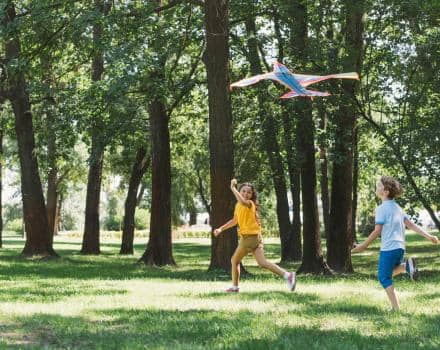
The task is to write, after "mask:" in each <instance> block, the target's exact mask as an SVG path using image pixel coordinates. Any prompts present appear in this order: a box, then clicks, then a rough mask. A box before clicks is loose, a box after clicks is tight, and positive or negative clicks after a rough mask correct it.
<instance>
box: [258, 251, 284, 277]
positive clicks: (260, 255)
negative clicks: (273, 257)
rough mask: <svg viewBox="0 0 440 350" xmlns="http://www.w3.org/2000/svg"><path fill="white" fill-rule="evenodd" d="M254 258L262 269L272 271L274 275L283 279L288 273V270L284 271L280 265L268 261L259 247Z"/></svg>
mask: <svg viewBox="0 0 440 350" xmlns="http://www.w3.org/2000/svg"><path fill="white" fill-rule="evenodd" d="M254 256H255V260H257V263H258V265H259V266H260V267H262V268H264V269H268V270H269V271H272V272H273V273H275V274H277V275H278V276H281V277H283V276H284V274H285V273H286V272H287V271H286V270H284V269H282V268H281V267H279V266H278V265H276V264H274V263H272V262H270V261H268V260H267V259H266V257H265V256H264V251H263V248H261V247H258V248H257V249H255V250H254Z"/></svg>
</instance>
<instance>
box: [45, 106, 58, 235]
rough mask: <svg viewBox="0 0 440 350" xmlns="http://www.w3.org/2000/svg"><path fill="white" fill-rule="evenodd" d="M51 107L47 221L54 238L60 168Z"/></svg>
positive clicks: (47, 116)
mask: <svg viewBox="0 0 440 350" xmlns="http://www.w3.org/2000/svg"><path fill="white" fill-rule="evenodd" d="M50 109H51V108H50V106H49V108H48V109H47V111H46V118H47V120H46V122H47V158H48V163H49V164H48V166H49V172H48V175H47V195H46V201H47V208H46V210H47V221H48V225H49V233H50V235H51V236H52V237H53V235H54V232H55V221H56V214H57V205H58V190H57V184H58V168H57V164H56V156H55V153H56V141H55V131H54V129H53V127H52V126H53V123H54V116H53V114H52V111H51V110H50Z"/></svg>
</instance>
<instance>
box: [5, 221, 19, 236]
mask: <svg viewBox="0 0 440 350" xmlns="http://www.w3.org/2000/svg"><path fill="white" fill-rule="evenodd" d="M5 231H13V232H16V233H23V220H22V219H14V220H11V221H7V222H6V225H5Z"/></svg>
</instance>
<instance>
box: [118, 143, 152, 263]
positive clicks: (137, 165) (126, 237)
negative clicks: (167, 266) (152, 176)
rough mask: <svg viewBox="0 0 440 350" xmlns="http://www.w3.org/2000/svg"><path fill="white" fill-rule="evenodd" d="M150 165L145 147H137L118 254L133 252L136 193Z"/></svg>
mask: <svg viewBox="0 0 440 350" xmlns="http://www.w3.org/2000/svg"><path fill="white" fill-rule="evenodd" d="M149 165H150V156H149V154H147V149H146V148H145V147H139V149H138V151H137V153H136V160H135V162H134V163H133V169H132V171H131V176H130V181H129V185H128V191H127V198H126V199H125V205H124V208H125V211H124V226H123V228H122V243H121V250H120V252H119V253H120V254H133V240H134V228H135V227H134V226H135V225H134V215H135V212H136V206H137V195H138V191H139V185H140V183H141V180H142V177H143V176H144V174H145V172H146V170H147V169H148V167H149Z"/></svg>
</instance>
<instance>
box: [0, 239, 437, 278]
mask: <svg viewBox="0 0 440 350" xmlns="http://www.w3.org/2000/svg"><path fill="white" fill-rule="evenodd" d="M17 242H23V241H22V240H21V241H20V240H18V239H15V240H14V239H9V240H6V242H5V246H8V245H11V244H16V243H17ZM56 244H57V251H58V252H59V253H60V254H61V256H62V257H61V258H60V259H57V260H53V261H35V260H30V259H27V258H24V257H21V256H20V255H19V253H20V250H18V249H17V248H14V249H10V248H9V249H1V250H0V279H4V280H10V279H29V278H39V279H46V278H71V279H80V280H89V279H111V280H114V279H116V280H126V279H140V278H152V279H155V278H161V279H178V280H179V279H180V280H188V281H194V280H198V281H213V280H228V279H229V275H228V274H227V273H225V272H223V271H221V272H219V271H210V272H208V271H207V270H208V265H209V261H210V249H209V245H207V244H197V243H192V242H191V243H187V242H178V243H174V245H173V255H174V258H175V260H176V262H177V264H178V266H177V267H163V268H156V267H147V266H144V265H140V264H137V261H138V259H139V257H140V253H141V252H142V250H143V249H144V245H143V244H137V245H135V248H136V252H137V253H138V252H139V254H137V255H135V256H130V255H128V256H127V255H119V254H118V253H119V245H118V244H116V243H104V244H102V247H103V253H102V254H100V255H82V254H80V253H79V249H80V245H81V243H80V242H57V243H56ZM67 245H69V246H73V247H75V246H77V247H78V250H75V249H70V247H69V249H65V248H64V249H63V248H62V247H63V246H67ZM421 248H426V251H424V255H423V256H422V257H421V259H420V261H421V264H420V265H419V266H420V267H421V270H422V271H421V275H422V279H424V280H427V281H438V280H439V279H440V274H439V273H438V272H436V271H426V270H425V268H424V266H427V265H431V266H435V264H436V263H438V262H439V259H440V258H439V257H438V256H437V255H436V254H435V251H434V250H432V249H434V248H436V247H434V246H427V247H426V246H423V247H421ZM107 249H108V250H107ZM265 249H266V253H267V256H268V257H269V258H270V259H275V258H276V257H278V255H277V254H278V250H279V244H266V245H265ZM377 259H378V255H377V252H374V253H373V254H368V255H360V256H355V257H354V259H353V264H354V268H355V270H356V273H354V274H349V275H335V276H333V277H327V276H309V275H306V276H300V277H299V278H300V279H305V281H306V282H307V283H313V282H325V281H328V280H329V278H330V279H331V280H332V281H334V280H359V279H368V280H372V281H376V268H377ZM249 263H250V264H252V265H250V266H248V265H247V264H249ZM298 265H299V264H298V263H294V264H291V263H289V264H283V266H285V267H286V269H289V270H291V269H295V268H297V267H298ZM245 267H246V268H247V269H248V270H249V271H250V272H251V273H254V275H253V276H246V278H247V279H250V280H263V281H264V280H270V279H273V278H276V277H274V276H273V275H272V274H271V273H268V272H267V271H265V270H261V269H259V268H257V267H256V266H255V262H254V260H253V258H252V257H251V256H249V257H247V258H246V260H245Z"/></svg>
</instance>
